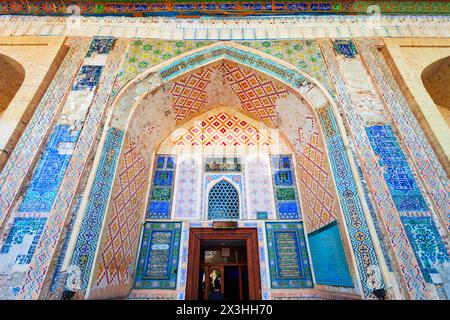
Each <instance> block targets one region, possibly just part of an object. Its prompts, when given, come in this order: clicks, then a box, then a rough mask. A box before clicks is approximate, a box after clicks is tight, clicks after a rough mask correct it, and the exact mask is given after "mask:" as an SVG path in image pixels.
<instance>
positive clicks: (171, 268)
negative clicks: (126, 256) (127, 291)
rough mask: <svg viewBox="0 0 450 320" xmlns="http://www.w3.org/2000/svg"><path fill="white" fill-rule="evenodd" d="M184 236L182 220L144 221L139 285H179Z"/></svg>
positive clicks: (135, 285) (169, 286)
mask: <svg viewBox="0 0 450 320" xmlns="http://www.w3.org/2000/svg"><path fill="white" fill-rule="evenodd" d="M180 237H181V223H180V222H168V223H160V222H146V223H145V224H144V234H143V236H142V243H141V250H140V252H139V260H138V262H137V268H136V278H135V283H134V287H135V289H176V286H177V284H176V283H177V269H178V256H179V251H180Z"/></svg>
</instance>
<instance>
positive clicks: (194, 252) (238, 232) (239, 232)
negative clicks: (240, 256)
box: [186, 228, 261, 300]
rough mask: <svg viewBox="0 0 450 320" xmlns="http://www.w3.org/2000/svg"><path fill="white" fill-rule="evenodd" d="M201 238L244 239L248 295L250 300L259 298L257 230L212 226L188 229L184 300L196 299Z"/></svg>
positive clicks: (259, 279)
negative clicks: (218, 228)
mask: <svg viewBox="0 0 450 320" xmlns="http://www.w3.org/2000/svg"><path fill="white" fill-rule="evenodd" d="M201 240H245V245H246V250H247V270H248V291H249V292H248V297H249V299H250V300H261V278H260V275H261V273H260V265H259V261H260V260H259V249H258V230H257V229H256V228H239V229H233V230H229V229H228V230H217V229H212V228H190V229H189V252H188V266H187V279H186V280H187V281H186V300H197V295H198V274H199V268H200V241H201Z"/></svg>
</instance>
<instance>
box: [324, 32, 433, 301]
mask: <svg viewBox="0 0 450 320" xmlns="http://www.w3.org/2000/svg"><path fill="white" fill-rule="evenodd" d="M320 44H321V48H322V53H323V55H324V58H325V61H326V63H327V65H328V68H329V71H330V75H331V78H332V80H333V82H334V85H335V87H336V92H337V96H338V99H339V102H340V105H341V106H342V108H343V111H344V115H345V117H346V119H347V121H348V123H349V125H350V129H351V133H352V136H353V139H354V141H355V146H356V149H357V151H358V153H359V159H360V161H361V163H362V164H363V170H364V171H365V172H366V174H367V176H368V182H369V183H370V185H371V186H372V188H373V189H372V192H373V193H374V196H375V199H376V204H377V207H378V210H379V211H380V214H381V216H382V220H383V225H384V227H385V230H386V232H387V234H388V236H389V239H390V242H391V245H392V248H393V250H394V252H395V255H396V258H397V262H398V265H399V269H400V272H401V274H402V278H403V282H404V284H405V287H406V289H407V291H408V295H409V296H410V297H411V298H412V299H427V297H428V293H427V291H426V286H425V281H424V278H423V276H422V273H421V272H420V269H419V265H418V263H417V260H416V258H415V256H414V252H413V250H412V248H411V245H410V244H409V241H408V238H407V236H406V233H405V230H404V228H403V226H402V223H401V221H400V217H399V215H398V213H397V212H396V209H395V205H394V203H393V201H392V198H391V196H390V194H389V189H388V187H387V186H386V183H385V182H384V178H383V174H382V172H381V168H380V166H379V165H378V163H377V162H376V159H375V157H374V155H373V152H372V149H371V146H370V141H369V139H368V137H367V135H366V133H365V129H364V125H363V123H362V119H361V117H360V116H359V115H358V114H357V112H356V111H355V109H354V108H353V105H352V100H351V94H350V91H349V88H348V87H347V85H346V83H345V81H344V79H343V75H342V74H341V71H340V69H339V68H338V65H337V61H336V59H335V56H334V53H333V47H332V44H331V41H327V40H324V41H321V42H320Z"/></svg>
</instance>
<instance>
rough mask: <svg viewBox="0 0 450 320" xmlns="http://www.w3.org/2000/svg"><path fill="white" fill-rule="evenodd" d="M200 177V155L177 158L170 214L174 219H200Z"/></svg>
mask: <svg viewBox="0 0 450 320" xmlns="http://www.w3.org/2000/svg"><path fill="white" fill-rule="evenodd" d="M201 179H202V161H201V158H200V157H195V156H192V157H186V158H182V159H178V170H177V174H176V183H175V194H174V202H173V215H172V217H173V218H174V219H200V213H201V209H200V206H201V201H200V195H201V192H202V180H201Z"/></svg>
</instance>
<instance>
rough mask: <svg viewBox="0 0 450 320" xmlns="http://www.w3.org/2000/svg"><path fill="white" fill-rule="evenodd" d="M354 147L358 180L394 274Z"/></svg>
mask: <svg viewBox="0 0 450 320" xmlns="http://www.w3.org/2000/svg"><path fill="white" fill-rule="evenodd" d="M351 146H352V153H353V158H354V162H355V165H356V167H357V170H358V178H359V181H360V182H361V185H362V187H363V191H364V199H365V200H366V203H367V207H368V208H369V211H370V216H371V217H372V222H373V226H374V228H375V231H376V233H377V238H378V242H379V243H380V246H381V251H382V252H383V257H384V261H385V262H386V266H387V268H388V270H389V271H390V272H392V270H393V269H392V265H391V259H390V258H389V255H388V252H387V247H386V246H387V244H386V241H385V240H384V239H383V234H382V231H381V226H380V223H381V222H380V221H379V219H378V217H377V215H376V213H375V208H374V205H373V203H372V201H373V200H372V199H371V198H370V196H369V190H368V186H367V182H366V180H365V179H364V176H363V173H362V169H361V166H360V165H359V164H358V161H357V160H356V156H355V150H354V148H353V145H351Z"/></svg>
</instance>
